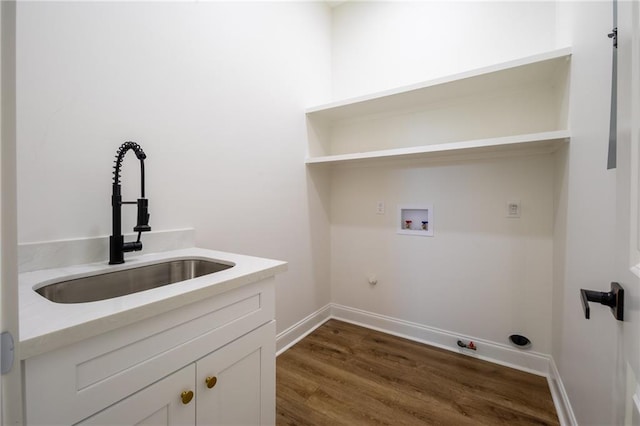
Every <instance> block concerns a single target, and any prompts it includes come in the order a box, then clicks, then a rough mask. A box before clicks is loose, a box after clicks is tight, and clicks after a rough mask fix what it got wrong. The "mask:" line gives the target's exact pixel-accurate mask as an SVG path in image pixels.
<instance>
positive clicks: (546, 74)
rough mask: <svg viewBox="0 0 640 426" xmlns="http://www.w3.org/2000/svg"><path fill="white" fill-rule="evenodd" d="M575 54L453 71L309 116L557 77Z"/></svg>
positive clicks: (332, 116)
mask: <svg viewBox="0 0 640 426" xmlns="http://www.w3.org/2000/svg"><path fill="white" fill-rule="evenodd" d="M570 57H571V48H570V47H566V48H562V49H557V50H552V51H549V52H545V53H541V54H538V55H533V56H527V57H524V58H520V59H516V60H513V61H508V62H503V63H500V64H496V65H491V66H488V67H483V68H478V69H475V70H471V71H466V72H462V73H459V74H453V75H449V76H445V77H441V78H437V79H434V80H428V81H424V82H420V83H416V84H412V85H408V86H402V87H397V88H394V89H390V90H385V91H382V92H377V93H372V94H368V95H364V96H359V97H355V98H349V99H344V100H340V101H335V102H330V103H328V104H323V105H318V106H315V107H311V108H308V109H307V111H306V113H307V115H308V116H312V117H318V118H321V119H325V120H331V121H334V120H344V119H349V118H355V117H360V116H365V115H370V114H376V113H383V112H386V111H389V110H397V109H405V108H407V107H411V106H412V105H414V104H424V103H427V102H430V101H431V102H432V101H438V100H441V99H445V98H450V97H458V96H464V95H466V94H473V92H476V91H477V89H478V88H482V89H483V90H487V89H492V88H495V86H496V85H498V86H506V85H509V86H516V85H521V84H524V83H527V82H530V81H535V80H546V79H549V78H553V74H555V72H556V70H557V68H558V66H562V65H563V64H564V63H566V62H567V61H568V60H569V58H570Z"/></svg>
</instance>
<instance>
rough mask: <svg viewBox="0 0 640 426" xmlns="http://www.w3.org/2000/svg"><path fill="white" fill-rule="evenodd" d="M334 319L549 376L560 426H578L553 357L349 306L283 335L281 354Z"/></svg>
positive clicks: (324, 311) (323, 311)
mask: <svg viewBox="0 0 640 426" xmlns="http://www.w3.org/2000/svg"><path fill="white" fill-rule="evenodd" d="M332 318H333V319H337V320H340V321H345V322H349V323H352V324H356V325H360V326H362V327H366V328H370V329H373V330H377V331H381V332H383V333H387V334H392V335H395V336H398V337H403V338H406V339H409V340H413V341H416V342H420V343H424V344H427V345H431V346H435V347H439V348H442V349H446V350H450V351H452V352H459V353H463V354H465V355H469V356H472V357H475V358H478V359H482V360H485V361H489V362H493V363H495V364H499V365H504V366H506V367H511V368H515V369H517V370H522V371H526V372H528V373H532V374H536V375H538V376H543V377H546V378H547V381H548V382H549V388H550V390H551V396H552V398H553V402H554V405H555V407H556V411H557V412H558V417H559V420H560V424H561V425H562V426H575V425H577V422H576V418H575V415H574V413H573V410H572V408H571V404H570V403H569V398H568V396H567V393H566V390H565V388H564V385H563V384H562V380H561V378H560V375H559V373H558V369H557V368H556V365H555V363H554V362H553V358H552V357H551V356H550V355H546V354H542V353H539V352H533V351H529V350H520V349H515V348H512V347H510V346H507V345H504V344H501V343H496V342H491V341H488V340H482V339H478V338H475V337H471V336H465V335H461V334H456V333H452V332H450V331H447V330H441V329H438V328H434V327H427V326H425V325H422V324H417V323H413V322H409V321H404V320H401V319H398V318H392V317H388V316H385V315H380V314H376V313H373V312H368V311H363V310H360V309H355V308H351V307H348V306H343V305H338V304H335V303H330V304H328V305H326V306H324V307H322V308H320V309H319V310H317V311H316V312H314V313H312V314H311V315H309V316H307V317H306V318H304V319H303V320H301V321H299V322H298V323H296V324H294V325H293V326H291V327H289V328H288V329H287V330H285V331H283V332H281V333H279V334H278V336H277V340H276V348H277V355H280V354H281V353H283V352H284V351H286V350H287V349H289V348H290V347H291V346H293V345H295V344H296V343H297V342H298V341H300V340H302V339H303V338H304V337H305V336H307V335H308V334H310V333H311V332H313V331H314V330H315V329H316V328H318V327H319V326H321V325H322V324H324V323H325V322H326V321H328V320H329V319H332ZM458 340H465V341H469V340H471V341H473V342H474V343H475V344H476V346H477V348H478V349H477V351H471V350H467V349H462V348H460V347H459V346H458V345H457V342H458Z"/></svg>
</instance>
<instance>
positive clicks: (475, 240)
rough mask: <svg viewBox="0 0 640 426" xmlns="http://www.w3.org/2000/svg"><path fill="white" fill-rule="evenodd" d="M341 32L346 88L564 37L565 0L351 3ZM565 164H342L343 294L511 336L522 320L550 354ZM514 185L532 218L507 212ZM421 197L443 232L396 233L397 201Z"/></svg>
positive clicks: (418, 75)
mask: <svg viewBox="0 0 640 426" xmlns="http://www.w3.org/2000/svg"><path fill="white" fill-rule="evenodd" d="M332 36H333V55H332V57H333V65H332V72H333V80H332V83H333V93H334V96H335V97H338V98H339V97H346V96H353V95H360V94H363V93H366V92H367V91H376V90H382V89H388V88H391V87H395V86H400V85H403V84H410V83H415V82H418V81H422V80H428V79H432V78H436V77H440V76H443V75H446V74H450V73H456V72H461V71H465V70H469V69H473V68H476V67H481V66H487V65H490V64H493V63H497V62H501V61H507V60H510V59H515V58H520V57H523V56H527V55H531V54H535V53H539V52H542V51H545V50H550V49H553V48H555V47H556V46H555V6H554V5H553V4H551V3H540V2H532V3H528V2H518V3H506V2H495V3H494V2H474V3H466V2H393V3H390V2H357V3H355V2H354V3H346V4H344V5H341V6H339V7H337V8H335V9H334V11H333V33H332ZM485 124H487V123H485ZM496 124H499V123H496ZM461 125H462V126H463V125H464V123H461ZM488 127H490V126H488ZM454 130H455V129H454ZM454 130H452V132H453V131H454ZM477 137H481V136H477ZM553 177H554V166H553V158H552V157H551V156H548V155H545V156H537V157H531V158H519V159H500V160H495V161H472V162H458V163H436V164H427V165H425V164H420V163H416V164H410V165H404V166H390V167H388V166H382V167H373V168H358V169H351V170H348V169H345V170H336V171H334V172H333V174H332V196H331V222H332V228H331V229H332V230H331V238H332V241H331V259H332V262H331V270H332V300H333V301H334V302H336V303H339V304H344V305H347V306H352V307H355V308H359V309H364V310H367V311H371V312H375V313H379V314H383V315H387V316H391V317H395V318H399V319H402V320H406V321H412V322H415V323H418V324H422V325H425V326H429V327H436V328H440V329H444V330H447V331H450V332H454V333H458V334H464V335H469V336H473V337H475V338H481V339H485V340H488V341H492V342H498V343H503V344H508V343H509V342H508V336H509V335H510V334H512V333H514V332H518V333H522V334H525V335H526V336H528V337H529V338H530V339H531V341H532V342H533V346H532V348H531V349H532V350H534V351H537V352H542V353H547V354H549V353H550V352H551V312H552V311H551V307H552V305H551V298H552V256H553V194H554V192H553V188H554V187H553ZM511 199H520V200H521V202H522V211H523V214H522V217H521V218H520V219H508V218H506V217H505V209H506V204H507V202H508V201H509V200H511ZM377 201H384V202H385V204H386V206H387V213H386V214H385V215H376V213H375V206H376V202H377ZM422 203H433V204H434V216H435V219H434V226H435V236H434V237H433V238H424V237H411V236H409V237H408V236H403V235H396V234H395V227H396V221H397V213H396V206H397V205H398V204H422ZM369 274H376V275H377V276H378V278H379V283H378V285H376V286H375V287H372V286H370V285H369V284H368V283H367V279H366V277H367V276H368V275H369Z"/></svg>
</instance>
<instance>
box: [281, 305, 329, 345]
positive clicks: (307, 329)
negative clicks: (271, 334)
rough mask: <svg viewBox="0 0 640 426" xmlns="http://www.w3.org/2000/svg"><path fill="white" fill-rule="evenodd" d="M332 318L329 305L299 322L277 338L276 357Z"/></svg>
mask: <svg viewBox="0 0 640 426" xmlns="http://www.w3.org/2000/svg"><path fill="white" fill-rule="evenodd" d="M330 318H331V304H328V305H326V306H324V307H322V308H320V309H318V310H317V311H315V312H314V313H312V314H311V315H308V316H307V317H306V318H303V319H302V320H300V321H298V322H297V323H295V324H294V325H292V326H291V327H289V328H287V329H286V330H284V331H282V332H280V333H278V335H277V336H276V356H278V355H280V354H281V353H283V352H284V351H286V350H287V349H289V348H290V347H291V346H293V345H295V344H296V343H298V342H299V341H300V340H302V339H304V338H305V337H306V336H307V335H308V334H309V333H311V332H312V331H313V330H315V329H316V328H318V327H320V326H321V325H322V324H324V323H325V322H327V320H329V319H330Z"/></svg>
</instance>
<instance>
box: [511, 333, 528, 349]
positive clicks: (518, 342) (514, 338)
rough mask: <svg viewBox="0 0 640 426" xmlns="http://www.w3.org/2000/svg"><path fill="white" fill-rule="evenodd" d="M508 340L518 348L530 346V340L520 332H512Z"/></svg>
mask: <svg viewBox="0 0 640 426" xmlns="http://www.w3.org/2000/svg"><path fill="white" fill-rule="evenodd" d="M509 341H510V342H511V343H512V344H513V345H514V346H516V347H518V348H520V349H525V348H528V347H529V346H531V340H529V339H527V338H526V337H525V336H522V335H520V334H512V335H511V336H509Z"/></svg>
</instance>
